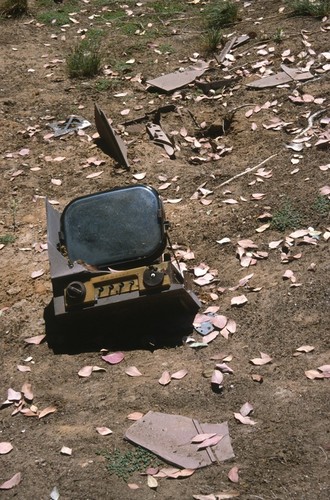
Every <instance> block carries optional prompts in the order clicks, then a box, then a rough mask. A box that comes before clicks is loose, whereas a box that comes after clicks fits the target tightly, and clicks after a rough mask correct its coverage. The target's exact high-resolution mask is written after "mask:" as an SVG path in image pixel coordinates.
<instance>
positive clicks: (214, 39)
mask: <svg viewBox="0 0 330 500" xmlns="http://www.w3.org/2000/svg"><path fill="white" fill-rule="evenodd" d="M221 40H222V32H221V30H220V29H218V28H209V29H208V30H207V31H206V33H205V34H204V35H203V37H202V41H203V48H204V50H205V52H206V53H207V54H212V52H215V51H216V50H217V48H218V46H219V45H220V42H221Z"/></svg>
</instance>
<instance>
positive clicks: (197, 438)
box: [191, 432, 217, 443]
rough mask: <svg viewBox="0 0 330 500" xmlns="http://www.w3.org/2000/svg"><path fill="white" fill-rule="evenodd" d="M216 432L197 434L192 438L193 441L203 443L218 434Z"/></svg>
mask: <svg viewBox="0 0 330 500" xmlns="http://www.w3.org/2000/svg"><path fill="white" fill-rule="evenodd" d="M216 434H217V433H216V432H213V433H209V434H196V436H194V437H193V438H192V440H191V442H192V443H202V442H203V441H205V440H206V439H210V438H212V437H213V436H216Z"/></svg>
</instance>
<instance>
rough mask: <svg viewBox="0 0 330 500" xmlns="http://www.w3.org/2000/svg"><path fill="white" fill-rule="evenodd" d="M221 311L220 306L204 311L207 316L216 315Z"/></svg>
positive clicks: (210, 307)
mask: <svg viewBox="0 0 330 500" xmlns="http://www.w3.org/2000/svg"><path fill="white" fill-rule="evenodd" d="M219 309H220V306H209V307H208V308H207V309H206V311H204V314H206V315H207V313H212V314H215V313H217V312H218V311H219Z"/></svg>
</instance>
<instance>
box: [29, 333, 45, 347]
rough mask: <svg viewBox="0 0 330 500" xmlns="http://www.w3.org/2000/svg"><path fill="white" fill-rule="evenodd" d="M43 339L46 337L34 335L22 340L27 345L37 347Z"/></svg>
mask: <svg viewBox="0 0 330 500" xmlns="http://www.w3.org/2000/svg"><path fill="white" fill-rule="evenodd" d="M45 337H46V335H36V336H35V337H28V338H27V339H24V342H26V343H27V344H35V345H39V344H41V342H42V341H43V340H44V338H45Z"/></svg>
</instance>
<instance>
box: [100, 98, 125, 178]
mask: <svg viewBox="0 0 330 500" xmlns="http://www.w3.org/2000/svg"><path fill="white" fill-rule="evenodd" d="M94 117H95V125H96V128H97V131H98V133H99V135H100V138H101V139H102V140H103V141H104V142H105V144H106V146H107V147H108V149H109V153H110V154H111V156H112V157H113V158H114V159H115V160H116V161H117V162H118V163H119V164H120V165H122V166H124V167H126V168H127V169H129V168H130V166H129V163H128V160H127V147H126V144H125V143H124V141H123V140H122V139H121V137H119V136H118V135H117V134H116V133H115V131H114V130H113V128H112V126H111V125H110V123H109V120H108V119H107V117H106V115H105V113H104V112H103V111H102V109H101V108H100V107H99V106H98V105H97V104H96V103H95V104H94Z"/></svg>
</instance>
